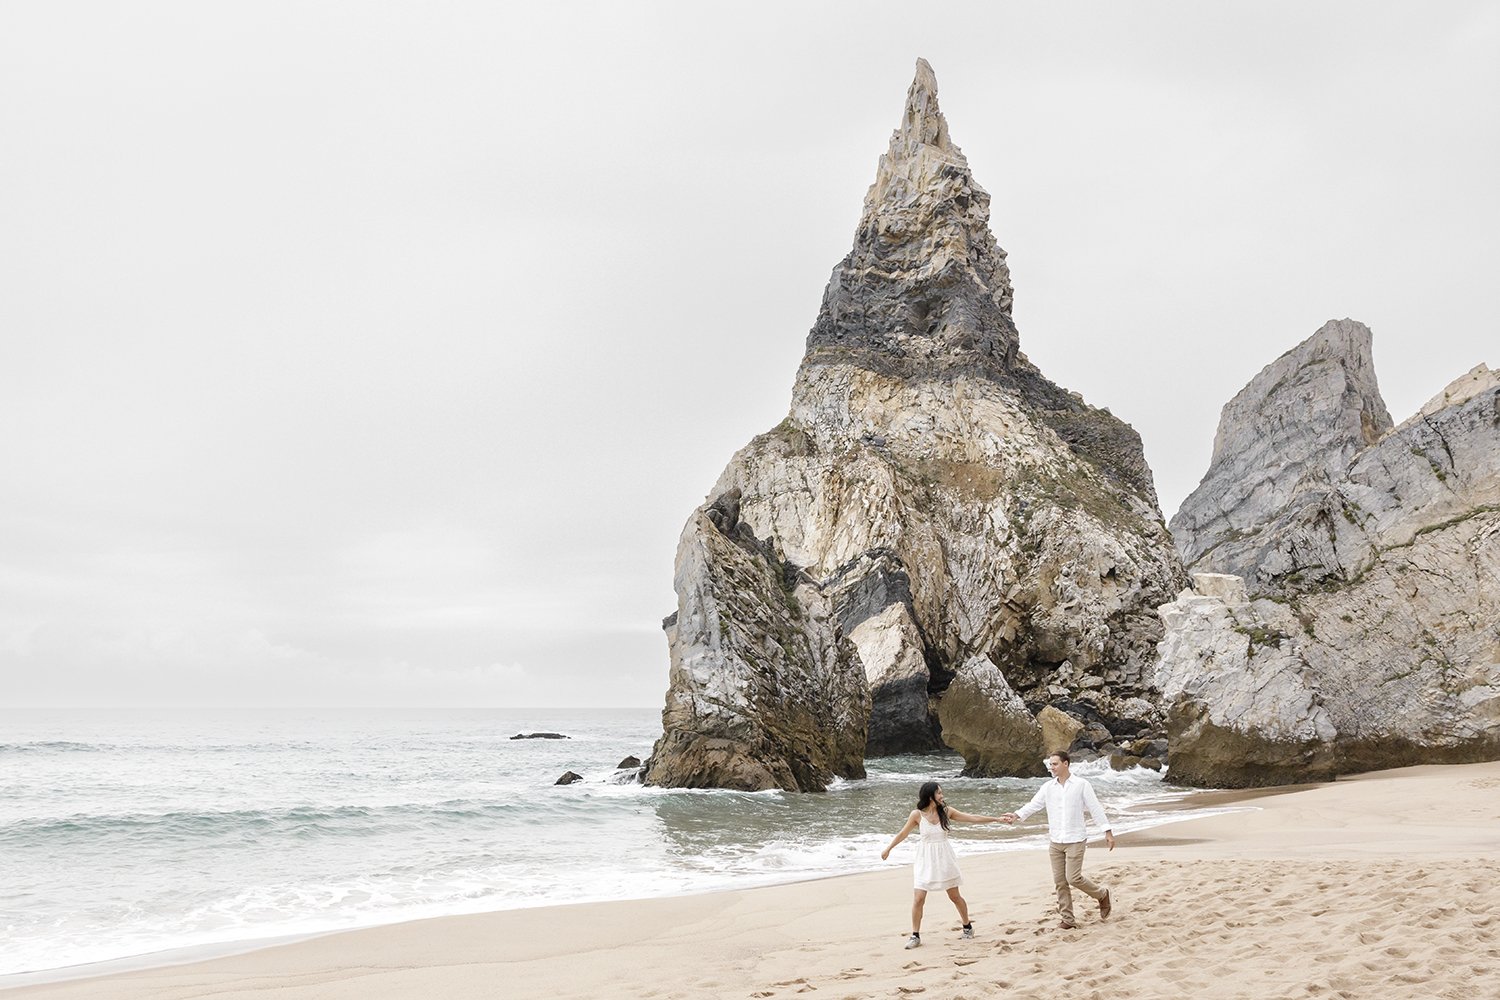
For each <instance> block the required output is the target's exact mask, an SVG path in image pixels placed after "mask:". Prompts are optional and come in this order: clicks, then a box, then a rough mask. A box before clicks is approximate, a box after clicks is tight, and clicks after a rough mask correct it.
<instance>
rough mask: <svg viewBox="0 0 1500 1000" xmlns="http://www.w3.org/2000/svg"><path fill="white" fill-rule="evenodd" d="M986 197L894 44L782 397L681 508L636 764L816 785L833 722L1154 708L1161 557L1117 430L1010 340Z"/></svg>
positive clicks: (660, 779)
mask: <svg viewBox="0 0 1500 1000" xmlns="http://www.w3.org/2000/svg"><path fill="white" fill-rule="evenodd" d="M988 222H989V196H988V195H987V194H986V193H985V192H984V190H983V189H982V188H981V187H980V186H979V185H978V184H976V183H975V182H974V179H973V177H972V175H971V174H970V172H969V168H968V163H967V161H966V160H965V159H964V156H963V153H962V152H960V150H959V149H958V147H957V146H955V145H954V144H953V142H952V140H951V138H950V136H949V133H948V127H947V123H946V122H945V120H944V118H943V115H942V113H941V112H940V111H939V109H938V105H937V84H936V81H935V80H934V78H933V75H932V70H931V69H930V68H929V67H928V66H927V64H926V63H925V62H919V63H918V65H917V76H916V80H915V81H914V82H913V83H912V86H911V89H910V92H909V93H908V96H907V103H906V109H905V113H904V115H903V118H902V122H901V125H900V127H899V128H898V129H897V130H896V132H895V134H894V135H893V136H892V138H891V143H890V148H889V150H888V151H887V152H886V153H885V155H884V156H882V157H881V158H880V163H879V166H878V168H877V171H876V177H875V183H874V184H873V185H872V186H871V187H870V190H869V192H868V193H867V194H866V196H865V203H864V210H863V213H862V215H861V218H860V222H859V226H858V229H857V230H856V233H855V240H854V248H853V249H852V250H851V252H850V253H849V255H848V256H847V257H846V258H845V259H844V260H843V261H842V262H841V263H840V264H839V265H838V266H837V267H836V268H835V269H834V272H833V275H832V278H831V279H830V281H829V283H828V288H827V291H826V293H825V294H824V297H823V304H822V309H821V310H820V312H819V314H818V318H817V321H816V323H815V324H814V326H813V329H812V331H811V333H810V334H809V336H808V341H807V352H806V355H805V357H804V359H803V362H802V365H801V367H800V369H799V370H798V372H797V377H796V381H795V384H794V387H793V392H792V403H791V411H790V414H789V415H788V416H787V418H786V419H785V420H784V421H782V423H781V424H780V425H778V426H777V427H776V428H774V429H773V430H771V431H770V432H768V433H766V434H762V435H760V436H759V437H757V438H755V439H754V440H753V441H751V442H750V443H749V444H748V445H747V446H746V447H745V448H743V449H742V450H741V451H740V452H739V453H738V454H736V455H735V456H734V458H733V459H732V460H731V461H730V463H729V466H728V467H727V468H726V469H725V470H724V472H723V474H722V475H721V476H720V477H719V480H718V482H717V483H716V484H715V485H714V488H713V491H712V492H711V494H710V502H709V503H708V504H707V505H706V506H705V507H704V508H702V509H700V511H699V512H698V513H696V514H694V516H693V517H692V518H691V519H690V520H689V522H688V524H687V526H686V528H685V529H684V531H683V535H682V540H681V543H680V546H679V549H678V558H677V571H676V587H677V593H678V612H677V614H676V615H675V616H674V618H673V619H669V625H668V636H669V644H670V647H671V656H672V675H671V676H672V687H671V691H670V692H669V694H668V697H667V709H666V711H665V713H664V716H663V722H664V728H665V734H664V735H663V737H662V739H661V741H660V742H659V743H658V744H657V747H656V749H655V752H654V753H653V755H652V758H651V760H650V762H649V766H648V769H647V779H646V780H647V781H649V782H653V783H657V784H711V785H728V786H731V787H783V788H801V789H809V788H821V787H823V786H824V785H825V784H826V782H827V780H828V779H829V777H830V776H831V775H845V776H847V775H852V774H858V773H861V767H860V763H859V759H860V758H859V754H858V753H856V752H854V749H853V744H858V748H859V749H860V750H867V751H868V752H870V753H889V752H898V751H904V750H921V749H927V748H932V747H936V746H939V745H941V742H947V743H949V744H950V745H953V746H955V747H957V748H958V749H960V750H961V751H962V752H963V753H964V756H965V760H966V763H967V771H968V772H969V773H981V774H995V773H1026V774H1032V773H1036V772H1037V770H1038V766H1037V765H1038V762H1039V757H1040V754H1039V750H1040V737H1039V735H1037V734H1038V732H1039V730H1038V728H1037V726H1036V723H1035V719H1034V715H1035V713H1036V711H1037V710H1038V709H1040V708H1041V707H1042V706H1043V705H1044V704H1047V703H1053V704H1056V705H1058V706H1059V707H1062V708H1065V709H1066V710H1068V711H1069V712H1071V713H1072V714H1074V715H1075V716H1079V717H1081V718H1083V719H1084V720H1086V721H1088V722H1090V723H1091V724H1093V725H1094V726H1096V727H1098V726H1107V727H1113V728H1114V729H1115V731H1116V732H1118V731H1119V727H1120V726H1121V725H1122V720H1123V719H1125V718H1126V717H1127V715H1128V719H1129V725H1130V726H1132V727H1135V728H1147V729H1149V728H1150V727H1151V726H1152V725H1153V723H1159V721H1160V720H1159V719H1157V718H1154V717H1148V718H1143V717H1142V716H1153V712H1152V708H1151V702H1150V700H1149V699H1154V697H1155V689H1154V687H1153V677H1152V664H1153V662H1154V656H1155V653H1154V650H1155V645H1156V642H1157V641H1158V640H1159V639H1160V637H1161V635H1162V628H1161V624H1160V622H1159V620H1158V619H1157V617H1156V615H1155V613H1154V608H1155V607H1156V606H1157V605H1159V604H1161V603H1162V602H1164V601H1166V600H1167V599H1169V598H1170V596H1171V595H1172V594H1173V593H1175V592H1176V591H1177V589H1178V588H1179V587H1180V586H1181V585H1182V583H1183V582H1184V580H1185V577H1184V576H1183V574H1182V571H1181V567H1180V565H1179V563H1178V560H1177V557H1176V554H1175V552H1174V551H1173V550H1172V547H1171V540H1170V537H1169V535H1168V534H1167V531H1166V527H1165V524H1164V523H1163V520H1162V517H1161V514H1160V512H1159V510H1158V509H1157V502H1156V494H1155V491H1154V489H1153V486H1152V482H1151V473H1150V470H1149V469H1148V468H1147V466H1146V462H1145V459H1144V457H1143V453H1142V449H1141V444H1140V439H1139V437H1138V436H1137V435H1136V433H1135V432H1134V431H1133V430H1132V429H1131V428H1130V427H1129V426H1128V425H1126V424H1124V423H1123V422H1121V421H1120V420H1118V419H1116V418H1115V417H1114V416H1112V415H1111V414H1110V413H1109V411H1107V410H1103V409H1097V408H1095V407H1092V406H1089V405H1088V404H1086V403H1085V402H1083V400H1082V399H1081V397H1079V396H1077V395H1076V394H1073V393H1069V392H1067V391H1064V390H1062V389H1060V388H1058V387H1057V386H1056V385H1054V384H1053V383H1052V382H1050V381H1048V380H1047V379H1046V378H1045V377H1044V376H1043V375H1042V374H1041V373H1040V372H1039V371H1038V370H1037V369H1036V368H1035V366H1033V365H1032V364H1031V363H1030V362H1029V361H1028V360H1027V358H1026V356H1025V355H1024V354H1022V353H1021V352H1020V347H1019V337H1018V333H1017V331H1016V327H1015V323H1014V322H1013V320H1012V318H1011V296H1012V290H1011V283H1010V274H1009V270H1008V269H1007V267H1006V264H1005V253H1004V251H1002V250H1001V249H1000V248H999V247H998V246H997V245H996V243H995V239H994V236H993V235H992V234H991V233H990V230H989V225H988ZM728 505H732V506H733V507H734V516H733V517H732V518H731V517H727V516H722V513H723V512H724V510H725V509H726V507H727V506H728ZM716 510H717V511H720V512H721V516H717V517H715V516H711V515H713V512H714V511H716ZM736 539H738V541H736ZM726 608H729V609H730V615H729V617H730V618H731V620H732V622H733V623H734V625H735V626H737V627H729V628H725V627H724V626H723V624H722V621H723V619H724V617H725V609H726ZM950 685H951V687H950ZM1142 696H1145V698H1146V699H1148V700H1143V699H1142ZM1018 706H1019V714H1018V713H1017V707H1018ZM1023 716H1024V718H1023ZM789 718H791V719H795V720H796V721H795V724H793V723H792V722H789V721H788V719H789ZM1000 720H1008V721H1006V722H1005V724H1000ZM1096 731H1102V730H1096ZM1105 735H1106V736H1107V735H1108V733H1105ZM940 741H941V742H940Z"/></svg>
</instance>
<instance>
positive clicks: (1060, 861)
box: [1047, 840, 1104, 924]
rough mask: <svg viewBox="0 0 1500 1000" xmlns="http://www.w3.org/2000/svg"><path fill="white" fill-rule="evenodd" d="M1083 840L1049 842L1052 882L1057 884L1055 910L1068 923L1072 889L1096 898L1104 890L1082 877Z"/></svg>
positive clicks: (1071, 903)
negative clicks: (1059, 842) (1063, 842)
mask: <svg viewBox="0 0 1500 1000" xmlns="http://www.w3.org/2000/svg"><path fill="white" fill-rule="evenodd" d="M1083 848H1084V842H1083V841H1081V840H1080V841H1079V842H1078V843H1076V844H1051V845H1049V846H1048V849H1047V855H1048V857H1049V858H1050V859H1051V861H1052V884H1053V885H1055V886H1057V912H1058V913H1060V914H1062V918H1063V919H1064V920H1065V921H1067V922H1068V923H1070V924H1071V923H1072V922H1073V890H1074V889H1077V890H1078V891H1079V892H1082V893H1086V894H1087V895H1090V896H1092V897H1094V898H1095V899H1098V898H1099V897H1100V896H1102V895H1104V890H1103V889H1101V888H1099V887H1098V886H1097V885H1095V884H1094V883H1092V882H1090V881H1089V880H1088V879H1086V878H1084V877H1083Z"/></svg>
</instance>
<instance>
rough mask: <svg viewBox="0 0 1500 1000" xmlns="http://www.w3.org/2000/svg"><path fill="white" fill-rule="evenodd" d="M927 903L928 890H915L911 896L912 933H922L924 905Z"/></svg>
mask: <svg viewBox="0 0 1500 1000" xmlns="http://www.w3.org/2000/svg"><path fill="white" fill-rule="evenodd" d="M925 902H927V890H926V889H913V890H912V895H911V932H912V933H913V934H920V933H922V904H923V903H925Z"/></svg>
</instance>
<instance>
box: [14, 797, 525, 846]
mask: <svg viewBox="0 0 1500 1000" xmlns="http://www.w3.org/2000/svg"><path fill="white" fill-rule="evenodd" d="M524 808H527V806H526V805H525V804H523V803H517V802H480V801H471V800H466V799H451V800H449V801H446V802H440V803H403V804H399V805H384V806H360V805H343V806H312V805H299V806H290V807H284V808H276V809H210V810H202V811H188V810H180V811H167V812H159V813H150V812H137V813H75V814H73V815H69V816H58V817H43V818H36V819H23V820H17V821H15V822H11V823H6V824H4V825H3V826H0V845H3V844H6V843H7V842H13V841H32V842H34V841H36V840H38V839H45V838H53V837H70V836H77V835H83V836H87V837H97V836H101V835H119V836H127V837H130V836H141V837H144V838H148V839H155V838H171V839H200V838H205V837H210V836H212V835H214V834H216V833H220V832H237V833H247V834H253V833H270V832H280V833H292V834H296V833H298V832H315V831H318V830H327V829H329V828H330V827H331V826H332V825H344V826H347V827H349V828H350V829H351V830H354V831H355V832H358V833H361V834H363V833H368V832H369V831H370V830H371V829H372V828H375V827H378V826H379V825H380V824H381V823H382V822H383V821H389V820H392V819H409V818H413V817H416V818H423V819H427V820H430V821H433V822H454V823H460V824H461V823H466V822H469V821H473V820H497V821H498V820H500V819H502V818H507V817H514V816H515V815H516V814H517V813H519V812H520V811H521V810H523V809H524Z"/></svg>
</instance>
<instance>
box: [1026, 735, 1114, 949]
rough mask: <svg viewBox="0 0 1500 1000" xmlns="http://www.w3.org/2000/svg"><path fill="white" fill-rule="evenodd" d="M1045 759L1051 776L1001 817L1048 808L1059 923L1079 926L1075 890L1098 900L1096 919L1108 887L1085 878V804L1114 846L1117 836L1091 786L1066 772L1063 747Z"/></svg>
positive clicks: (1103, 911)
mask: <svg viewBox="0 0 1500 1000" xmlns="http://www.w3.org/2000/svg"><path fill="white" fill-rule="evenodd" d="M1044 763H1045V764H1046V765H1047V770H1048V771H1050V772H1052V777H1053V779H1054V780H1051V781H1048V782H1046V783H1045V784H1043V785H1042V787H1041V788H1038V789H1037V792H1036V794H1035V795H1033V796H1032V797H1031V801H1030V802H1028V803H1026V804H1025V805H1024V806H1022V807H1021V808H1020V809H1018V810H1016V811H1015V812H1013V813H1006V814H1005V815H1004V816H1001V817H1000V818H1001V819H1002V820H1004V821H1005V822H1007V823H1015V822H1018V821H1019V820H1023V819H1025V818H1026V817H1028V816H1030V815H1031V814H1032V813H1035V812H1036V811H1037V810H1039V809H1046V810H1047V839H1048V840H1050V841H1051V842H1052V843H1051V845H1050V846H1049V847H1048V854H1049V855H1050V857H1051V860H1052V882H1053V884H1054V885H1055V886H1057V912H1058V913H1059V914H1061V916H1062V923H1061V924H1059V925H1058V926H1059V927H1062V928H1065V929H1068V928H1073V927H1077V926H1078V923H1077V921H1075V920H1074V919H1073V889H1075V888H1076V889H1078V890H1079V891H1080V892H1083V893H1086V894H1087V895H1089V896H1092V897H1093V898H1094V899H1096V900H1098V902H1099V919H1100V920H1103V919H1105V918H1106V917H1108V916H1109V910H1110V900H1109V890H1108V889H1102V888H1100V887H1099V886H1097V885H1095V884H1094V883H1093V882H1090V881H1089V880H1088V879H1086V878H1084V876H1083V848H1084V843H1085V842H1086V841H1087V840H1088V834H1087V833H1086V832H1085V824H1084V818H1083V809H1084V806H1088V810H1089V815H1090V816H1092V817H1093V818H1094V825H1095V826H1097V827H1099V828H1101V829H1102V830H1103V831H1104V842H1105V843H1106V844H1108V845H1109V849H1110V850H1111V851H1113V850H1114V849H1115V834H1114V831H1113V830H1111V829H1110V826H1109V817H1107V816H1105V815H1104V807H1103V806H1101V805H1100V804H1099V796H1097V795H1095V794H1094V786H1093V785H1090V784H1089V783H1088V781H1087V780H1086V779H1084V778H1076V777H1073V776H1072V774H1071V773H1070V772H1069V764H1070V760H1069V758H1068V752H1067V751H1066V750H1054V751H1053V752H1052V753H1051V755H1050V756H1048V757H1047V759H1046V761H1044Z"/></svg>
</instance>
